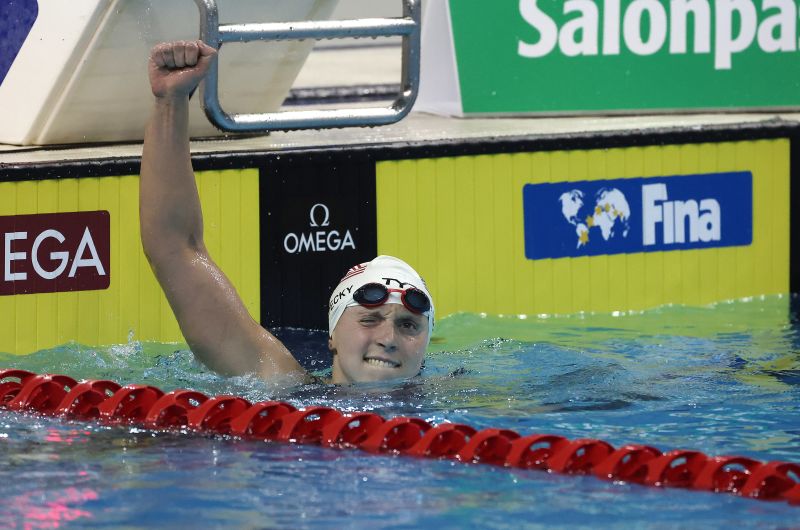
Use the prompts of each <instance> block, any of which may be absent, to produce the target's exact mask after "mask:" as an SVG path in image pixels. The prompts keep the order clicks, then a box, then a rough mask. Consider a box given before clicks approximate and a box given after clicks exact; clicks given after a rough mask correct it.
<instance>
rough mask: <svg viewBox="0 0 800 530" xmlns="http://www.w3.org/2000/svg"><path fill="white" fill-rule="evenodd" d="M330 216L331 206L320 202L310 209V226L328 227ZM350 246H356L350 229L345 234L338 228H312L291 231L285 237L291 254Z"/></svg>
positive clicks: (284, 245) (326, 250)
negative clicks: (298, 232) (301, 231)
mask: <svg viewBox="0 0 800 530" xmlns="http://www.w3.org/2000/svg"><path fill="white" fill-rule="evenodd" d="M330 218H331V211H330V208H328V206H327V205H325V204H323V203H321V202H318V203H316V204H314V205H313V206H312V207H311V209H310V210H309V211H308V226H309V228H323V229H324V228H327V227H328V226H330ZM348 248H349V249H353V250H355V248H356V244H355V241H354V240H353V234H351V233H350V230H346V231H345V233H344V234H342V233H341V232H339V231H338V230H310V231H308V232H303V233H300V234H296V233H294V232H289V233H288V234H286V236H285V237H284V238H283V249H284V250H285V251H286V252H288V253H289V254H299V253H302V252H328V251H338V250H345V249H348Z"/></svg>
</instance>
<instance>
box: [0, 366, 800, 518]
mask: <svg viewBox="0 0 800 530" xmlns="http://www.w3.org/2000/svg"><path fill="white" fill-rule="evenodd" d="M0 408H5V409H8V410H13V411H20V412H27V411H31V412H38V413H41V414H47V415H52V416H60V417H65V418H70V419H81V420H96V421H100V422H103V423H106V424H114V425H118V424H138V425H143V426H145V427H147V428H150V429H158V430H167V429H175V428H181V429H189V430H193V431H196V432H203V433H213V434H227V435H233V436H238V437H242V438H247V439H255V440H273V441H283V442H294V443H304V444H319V445H323V446H327V447H338V448H358V449H361V450H364V451H367V452H371V453H389V454H402V455H409V456H416V457H427V458H448V459H454V460H459V461H461V462H467V463H481V464H490V465H496V466H506V467H514V468H521V469H539V470H543V471H549V472H553V473H567V474H576V475H594V476H596V477H599V478H602V479H607V480H620V481H625V482H633V483H637V484H642V485H647V486H659V487H677V488H690V489H696V490H703V491H714V492H720V493H732V494H736V495H741V496H744V497H750V498H754V499H762V500H772V501H788V502H789V503H791V504H793V505H798V506H800V464H795V463H791V462H768V463H764V462H760V461H758V460H753V459H752V458H747V457H742V456H707V455H705V454H703V453H701V452H699V451H689V450H677V451H668V452H666V453H662V452H661V451H660V450H658V449H656V448H655V447H650V446H647V445H625V446H622V447H620V448H615V447H613V446H612V445H611V444H609V443H607V442H604V441H603V440H596V439H592V438H582V439H577V440H569V439H567V438H565V437H563V436H557V435H552V434H531V435H528V436H520V435H519V434H518V433H516V432H514V431H511V430H507V429H483V430H481V431H477V430H476V429H474V428H472V427H470V426H468V425H462V424H457V423H443V424H440V425H437V426H433V425H431V424H429V423H428V422H426V421H424V420H422V419H420V418H407V417H397V418H392V419H388V420H387V419H385V418H382V417H381V416H379V415H377V414H374V413H371V412H349V413H343V412H340V411H338V410H336V409H333V408H330V407H308V408H305V409H301V410H298V409H296V408H295V407H294V406H292V405H290V404H288V403H283V402H280V401H264V402H260V403H254V404H252V403H250V402H249V401H247V400H246V399H243V398H241V397H236V396H216V397H208V396H206V395H204V394H202V393H200V392H196V391H193V390H174V391H172V392H169V393H166V394H165V393H164V392H163V391H161V390H160V389H158V388H155V387H153V386H147V385H128V386H124V387H121V386H120V385H118V384H117V383H114V382H113V381H105V380H100V381H81V382H80V383H79V382H77V381H75V380H74V379H72V378H71V377H68V376H65V375H38V374H34V373H32V372H28V371H25V370H0Z"/></svg>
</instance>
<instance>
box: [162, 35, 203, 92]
mask: <svg viewBox="0 0 800 530" xmlns="http://www.w3.org/2000/svg"><path fill="white" fill-rule="evenodd" d="M216 56H217V50H215V49H214V48H212V47H211V46H209V45H208V44H206V43H204V42H203V41H200V40H196V41H177V42H165V43H162V44H158V45H156V46H155V47H154V48H153V49H152V50H151V51H150V61H149V65H148V70H149V73H150V87H151V88H152V89H153V95H155V96H156V97H157V98H180V97H187V96H189V94H191V93H192V91H193V90H194V89H195V88H197V85H199V84H200V81H202V80H203V77H205V75H206V72H207V71H208V68H209V66H211V63H212V61H214V60H216Z"/></svg>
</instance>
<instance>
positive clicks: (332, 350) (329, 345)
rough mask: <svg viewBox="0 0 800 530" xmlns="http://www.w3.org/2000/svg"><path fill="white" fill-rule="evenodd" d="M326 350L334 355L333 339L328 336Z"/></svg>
mask: <svg viewBox="0 0 800 530" xmlns="http://www.w3.org/2000/svg"><path fill="white" fill-rule="evenodd" d="M328 349H329V350H330V351H331V353H333V354H334V355H336V348H334V347H333V338H331V337H330V336H329V337H328Z"/></svg>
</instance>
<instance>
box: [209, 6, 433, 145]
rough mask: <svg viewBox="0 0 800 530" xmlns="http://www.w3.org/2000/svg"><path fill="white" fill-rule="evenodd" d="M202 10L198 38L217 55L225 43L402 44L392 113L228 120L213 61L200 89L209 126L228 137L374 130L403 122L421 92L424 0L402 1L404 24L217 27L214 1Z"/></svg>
mask: <svg viewBox="0 0 800 530" xmlns="http://www.w3.org/2000/svg"><path fill="white" fill-rule="evenodd" d="M195 3H196V4H197V7H198V9H199V10H200V38H201V39H202V40H203V41H204V42H205V43H206V44H208V45H209V46H213V47H214V48H216V49H219V48H220V46H222V44H223V43H226V42H252V41H275V40H301V39H343V38H349V37H393V36H400V37H402V38H403V44H402V53H403V55H402V77H401V91H400V95H399V97H398V98H397V99H396V100H395V101H394V102H393V103H392V104H391V105H390V106H388V107H372V108H366V107H360V108H347V109H325V110H322V109H320V110H299V111H284V112H267V113H262V114H233V115H231V114H228V113H227V112H225V111H224V110H223V109H222V106H221V105H220V102H219V93H218V84H219V75H218V66H217V62H216V61H215V62H214V64H213V65H212V66H211V68H210V69H209V71H208V74H207V76H206V79H205V81H204V82H203V84H202V85H201V88H200V94H201V98H202V104H203V110H204V111H205V113H206V116H207V117H208V119H209V121H211V123H213V124H214V125H215V126H216V127H218V128H220V129H222V130H223V131H228V132H264V131H275V130H294V129H322V128H335V127H371V126H376V125H388V124H390V123H395V122H397V121H400V120H401V119H402V118H403V117H404V116H405V115H406V114H408V113H409V112H410V111H411V106H412V105H413V104H414V101H415V100H416V98H417V93H418V92H419V70H420V66H419V65H420V19H421V14H420V11H421V7H420V0H403V17H402V18H365V19H359V20H324V21H301V22H276V23H261V24H223V25H220V24H219V14H218V12H217V2H216V0H195Z"/></svg>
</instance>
